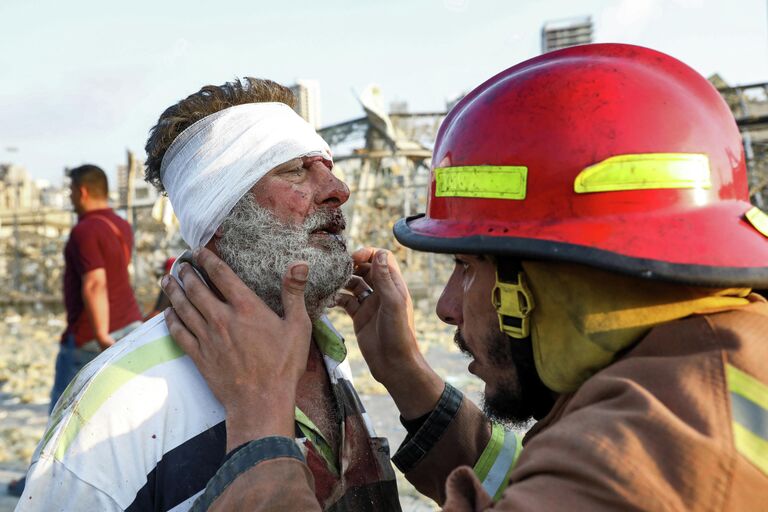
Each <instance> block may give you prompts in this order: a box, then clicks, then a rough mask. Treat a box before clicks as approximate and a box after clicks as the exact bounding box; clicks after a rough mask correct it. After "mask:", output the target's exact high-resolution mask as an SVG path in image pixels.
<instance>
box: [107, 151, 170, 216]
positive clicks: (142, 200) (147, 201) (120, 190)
mask: <svg viewBox="0 0 768 512" xmlns="http://www.w3.org/2000/svg"><path fill="white" fill-rule="evenodd" d="M137 169H138V170H139V172H138V173H137V175H136V176H134V178H133V205H134V206H149V205H152V204H155V201H157V198H158V197H159V196H160V195H159V194H158V192H157V190H156V189H155V187H153V186H152V185H151V184H149V183H147V182H146V181H144V176H143V175H142V172H143V169H144V162H142V161H139V162H137ZM109 189H110V200H112V202H113V204H114V205H115V207H116V208H125V205H127V204H128V166H127V165H118V166H117V183H116V186H115V185H112V184H111V183H110V186H109ZM115 192H117V197H116V198H115V197H113V196H112V194H114V193H115Z"/></svg>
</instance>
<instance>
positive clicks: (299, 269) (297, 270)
mask: <svg viewBox="0 0 768 512" xmlns="http://www.w3.org/2000/svg"><path fill="white" fill-rule="evenodd" d="M307 275H309V267H308V266H307V265H295V266H294V267H293V268H292V269H291V277H292V278H294V279H296V280H298V281H306V279H307Z"/></svg>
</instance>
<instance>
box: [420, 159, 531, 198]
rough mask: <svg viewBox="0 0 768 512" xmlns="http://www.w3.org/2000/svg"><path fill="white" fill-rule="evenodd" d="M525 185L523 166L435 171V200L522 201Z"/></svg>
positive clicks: (525, 168) (481, 166) (437, 169)
mask: <svg viewBox="0 0 768 512" xmlns="http://www.w3.org/2000/svg"><path fill="white" fill-rule="evenodd" d="M527 182H528V168H527V167H524V166H500V165H471V166H463V167H438V168H436V169H435V196H436V197H478V198H484V199H517V200H522V199H525V192H526V188H527Z"/></svg>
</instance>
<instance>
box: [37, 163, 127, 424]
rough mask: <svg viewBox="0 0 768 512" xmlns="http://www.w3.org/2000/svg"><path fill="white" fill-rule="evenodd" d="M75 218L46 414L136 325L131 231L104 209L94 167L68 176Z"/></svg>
mask: <svg viewBox="0 0 768 512" xmlns="http://www.w3.org/2000/svg"><path fill="white" fill-rule="evenodd" d="M70 178H71V185H70V189H71V200H72V205H73V206H74V208H75V211H76V212H77V215H78V220H77V224H76V225H75V227H74V228H72V232H71V233H70V235H69V240H68V241H67V245H66V247H65V248H64V262H65V270H64V305H65V307H66V310H67V328H66V330H65V331H64V334H62V336H61V349H60V351H59V355H58V357H57V358H56V378H55V381H54V385H53V391H52V392H51V409H53V407H54V405H55V404H56V401H57V400H58V399H59V397H60V396H61V393H62V392H63V391H64V389H65V388H66V387H67V385H68V384H69V382H70V381H71V380H72V378H74V376H75V375H76V374H77V372H78V371H80V369H81V368H82V367H83V366H85V364H86V363H88V362H89V361H91V360H92V359H93V358H94V357H96V355H98V353H99V352H101V351H102V350H104V349H106V348H108V347H109V346H110V345H112V344H113V343H115V341H116V340H118V339H120V338H122V337H123V336H125V335H126V334H127V333H128V332H129V331H130V330H132V329H133V328H135V327H138V326H139V325H140V323H141V313H140V311H139V306H138V304H136V299H135V298H134V296H133V290H132V289H131V283H130V279H129V276H128V264H129V262H130V259H131V249H132V247H133V232H132V231H131V226H130V224H128V223H127V222H126V221H124V220H123V219H122V218H120V217H119V216H117V215H116V214H115V212H113V211H112V209H111V208H109V206H108V204H107V196H108V187H107V176H106V174H104V171H102V170H101V169H100V168H98V167H96V166H95V165H83V166H80V167H78V168H76V169H73V170H72V171H71V172H70Z"/></svg>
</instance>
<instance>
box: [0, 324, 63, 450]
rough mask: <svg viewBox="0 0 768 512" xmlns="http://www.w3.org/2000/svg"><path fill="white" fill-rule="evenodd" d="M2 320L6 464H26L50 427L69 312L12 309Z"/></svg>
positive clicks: (0, 412)
mask: <svg viewBox="0 0 768 512" xmlns="http://www.w3.org/2000/svg"><path fill="white" fill-rule="evenodd" d="M4 319H5V321H4V322H3V323H0V347H2V352H3V357H1V358H0V399H2V407H1V408H0V425H1V426H0V463H7V462H15V463H17V464H21V465H26V464H27V463H28V461H29V458H30V457H31V456H32V453H33V452H34V450H35V447H36V446H37V443H38V442H39V441H40V438H41V436H42V434H43V431H44V429H45V424H46V420H47V411H48V403H49V396H50V392H51V386H52V384H53V368H54V363H55V360H56V351H57V345H58V344H57V342H58V340H59V337H60V336H61V333H62V331H63V330H64V325H65V322H64V316H63V315H61V314H59V315H54V314H50V313H42V314H40V313H30V314H26V315H24V316H21V315H19V314H18V313H17V312H16V311H13V310H6V311H5V312H4Z"/></svg>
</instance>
